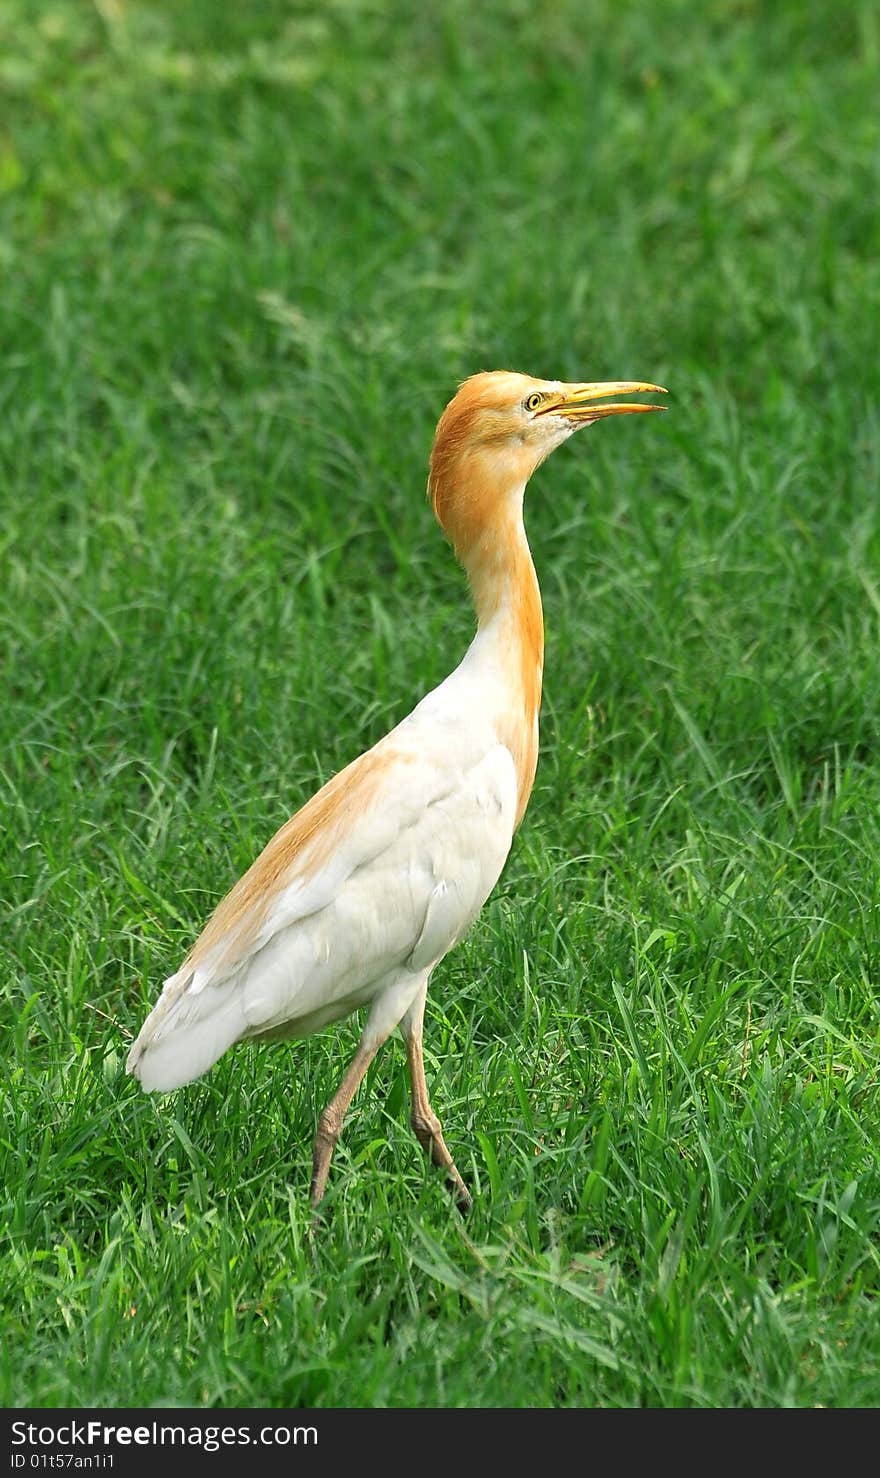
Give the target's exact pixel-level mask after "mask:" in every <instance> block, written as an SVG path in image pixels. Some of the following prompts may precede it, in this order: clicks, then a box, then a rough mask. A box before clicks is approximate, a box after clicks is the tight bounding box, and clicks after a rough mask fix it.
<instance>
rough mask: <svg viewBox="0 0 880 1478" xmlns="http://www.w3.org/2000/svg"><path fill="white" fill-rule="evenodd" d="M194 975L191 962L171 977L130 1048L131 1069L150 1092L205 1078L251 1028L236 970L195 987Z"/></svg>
mask: <svg viewBox="0 0 880 1478" xmlns="http://www.w3.org/2000/svg"><path fill="white" fill-rule="evenodd" d="M192 980H193V973H192V971H191V970H188V969H187V968H186V967H184V969H183V970H179V971H178V972H177V974H176V975H172V976H171V978H170V979H169V980H166V982H165V985H164V987H163V990H162V994H161V996H160V997H159V999H158V1001H157V1002H156V1004H155V1006H154V1007H153V1009H152V1011H151V1012H150V1014H149V1016H148V1017H147V1019H146V1021H145V1022H144V1024H143V1026H142V1027H141V1030H140V1032H139V1033H138V1036H137V1038H136V1040H135V1042H134V1045H133V1046H132V1048H131V1051H130V1052H129V1054H128V1060H127V1062H126V1064H125V1067H126V1071H127V1072H129V1073H131V1074H132V1076H133V1077H135V1078H137V1080H138V1082H139V1083H140V1085H141V1087H142V1088H143V1090H144V1092H145V1093H168V1092H170V1091H171V1089H172V1088H182V1087H183V1085H184V1083H191V1082H192V1081H193V1079H194V1078H200V1077H201V1075H202V1073H206V1072H207V1071H208V1069H209V1068H210V1067H213V1066H214V1063H215V1062H217V1060H218V1059H219V1058H220V1057H222V1056H223V1053H224V1052H226V1051H228V1049H229V1048H230V1047H231V1046H232V1045H233V1043H234V1042H237V1041H238V1040H239V1038H240V1037H241V1036H243V1035H244V1033H245V1031H246V1028H247V1022H246V1020H245V1017H244V1013H243V1011H242V1007H241V1001H240V996H239V992H238V991H237V990H236V985H237V980H236V978H235V977H234V976H233V977H232V978H231V979H229V980H226V981H224V982H223V984H222V985H221V986H210V987H208V988H207V989H205V990H203V991H194V990H193V989H192Z"/></svg>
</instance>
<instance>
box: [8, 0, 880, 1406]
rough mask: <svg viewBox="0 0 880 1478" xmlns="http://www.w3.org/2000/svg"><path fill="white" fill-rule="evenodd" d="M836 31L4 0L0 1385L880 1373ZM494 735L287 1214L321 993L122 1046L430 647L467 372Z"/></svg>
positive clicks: (696, 1386) (867, 776)
mask: <svg viewBox="0 0 880 1478" xmlns="http://www.w3.org/2000/svg"><path fill="white" fill-rule="evenodd" d="M878 66H880V23H878V19H877V12H876V9H875V7H874V6H872V5H871V4H869V3H868V0H865V3H845V0H813V3H811V4H804V0H776V3H774V4H772V5H771V4H770V3H767V4H761V3H758V0H739V3H731V0H728V3H722V0H707V3H705V4H703V5H701V6H699V7H696V8H695V7H694V6H693V5H691V4H686V3H684V0H667V3H663V4H661V5H658V6H651V7H649V6H643V5H630V6H620V5H616V4H612V3H611V0H595V3H586V0H583V3H580V4H578V3H575V0H552V3H550V0H546V3H545V0H531V3H528V4H525V3H501V0H487V3H484V4H481V5H479V6H475V5H473V4H471V3H468V0H446V3H444V4H443V5H442V6H439V5H438V6H433V5H424V6H417V5H410V4H406V3H404V0H384V3H383V0H325V3H324V4H322V5H321V6H319V7H315V6H312V5H306V4H304V3H282V0H264V3H262V4H260V5H235V6H234V5H222V4H220V3H219V0H216V3H209V0H183V3H181V0H137V3H134V0H94V3H87V0H47V3H46V4H45V5H41V6H35V5H33V4H32V3H31V0H3V3H0V99H2V109H0V270H2V292H0V314H2V336H0V355H2V375H0V396H2V412H0V466H2V499H3V517H2V525H0V550H2V561H0V632H2V656H0V663H2V672H3V687H2V696H3V701H2V704H0V750H2V752H0V796H2V802H0V804H2V817H3V825H2V836H0V846H2V848H3V859H2V863H0V875H2V883H3V887H2V892H3V900H4V949H3V955H2V964H0V1010H2V1020H3V1027H4V1034H5V1040H6V1044H7V1045H6V1055H7V1062H6V1070H5V1072H4V1075H3V1077H4V1081H3V1086H2V1095H3V1099H4V1114H3V1130H2V1158H3V1161H4V1164H3V1169H2V1177H0V1201H2V1216H0V1237H2V1242H3V1252H2V1259H0V1287H2V1327H0V1400H2V1401H3V1402H5V1403H6V1404H12V1405H18V1404H24V1405H28V1404H30V1405H46V1406H51V1405H76V1404H79V1403H97V1404H105V1403H106V1404H110V1405H113V1404H149V1403H156V1404H163V1403H165V1404H167V1403H174V1402H183V1403H189V1404H207V1405H218V1406H221V1405H224V1404H226V1405H235V1404H240V1405H254V1406H259V1405H267V1406H272V1405H313V1406H373V1405H450V1406H454V1405H487V1406H488V1405H509V1406H592V1405H605V1406H637V1405H685V1406H715V1405H734V1406H778V1405H798V1406H813V1405H827V1406H842V1405H863V1406H864V1405H874V1404H880V1320H878V1317H877V1307H878V1304H877V1299H878V1294H880V1243H878V1236H877V1232H878V1213H880V1170H878V1162H877V1143H878V1137H880V1105H878V1069H880V1018H878V1004H877V995H876V987H875V982H876V980H877V978H878V972H880V672H878V646H880V640H878V639H880V509H878V474H880V411H878V403H880V401H878V392H880V357H878V353H877V324H878V321H880V214H878V210H877V200H878V192H880V129H878V114H877V75H878ZM496 367H510V368H515V369H521V370H525V371H527V372H529V373H532V374H536V375H546V376H553V377H555V376H559V377H561V378H567V379H582V378H589V379H608V378H622V377H639V378H642V377H644V378H647V379H651V380H656V381H659V382H660V383H661V384H665V385H668V386H669V388H670V391H671V394H670V410H669V414H668V415H666V416H665V417H659V416H658V417H650V418H649V417H644V418H638V419H637V418H632V419H631V420H624V419H621V420H620V421H612V422H610V423H609V424H607V425H599V426H597V427H596V428H594V429H593V430H592V431H590V432H589V433H587V434H585V435H583V436H582V437H579V438H578V439H577V440H576V441H575V442H574V443H573V444H572V445H571V446H569V447H567V448H565V449H563V450H562V451H560V452H558V453H557V454H556V456H554V458H553V459H552V460H551V461H550V462H549V463H548V464H547V465H546V466H545V467H544V468H543V469H542V470H541V471H540V472H539V473H538V474H537V476H536V477H535V479H534V480H533V483H532V485H531V487H530V490H529V494H528V500H527V522H528V527H529V532H530V536H531V539H532V544H533V550H534V555H535V561H536V565H537V568H538V572H539V576H540V578H541V582H542V589H543V595H544V605H545V615H546V626H547V655H546V671H545V698H544V707H543V713H542V746H541V760H540V765H539V771H538V781H537V785H536V789H535V793H534V796H533V799H532V803H531V807H530V809H529V811H528V813H527V816H526V819H525V822H524V824H523V827H522V829H521V831H520V832H519V834H518V837H517V840H516V842H515V844H514V849H513V852H512V854H511V858H510V861H509V863H508V866H507V868H506V870H505V873H504V875H503V877H502V880H501V882H500V884H499V886H498V888H497V889H496V891H495V894H494V895H493V898H492V899H491V901H490V903H489V904H488V905H487V907H486V909H485V910H484V913H483V915H482V917H481V919H480V921H479V922H478V924H477V925H476V926H475V927H474V929H473V930H472V932H471V934H470V935H469V936H468V938H467V940H466V941H465V943H464V944H463V945H462V946H461V947H460V948H459V949H458V950H457V951H456V952H455V953H454V954H453V955H451V956H450V957H449V958H448V959H447V960H446V961H445V962H444V964H443V965H442V966H441V967H440V968H439V969H438V971H437V973H436V976H435V978H434V981H433V985H432V992H431V996H430V999H429V1007H428V1020H427V1027H426V1053H427V1060H428V1074H429V1082H430V1084H431V1087H432V1093H433V1098H434V1103H435V1107H436V1108H437V1110H438V1112H439V1114H440V1117H441V1119H442V1120H443V1122H444V1127H445V1130H446V1135H447V1139H448V1141H449V1144H450V1148H451V1149H452V1151H453V1153H454V1155H455V1157H456V1160H457V1162H458V1164H459V1167H460V1169H461V1170H462V1173H463V1174H464V1176H465V1178H466V1179H467V1180H468V1181H469V1182H470V1183H471V1185H472V1186H473V1188H474V1189H475V1191H476V1193H477V1195H476V1200H475V1206H474V1209H473V1211H472V1212H471V1214H470V1215H469V1216H468V1217H467V1218H466V1219H463V1218H462V1217H461V1216H460V1215H459V1214H458V1213H457V1211H456V1210H455V1209H454V1208H453V1207H452V1206H451V1204H450V1200H449V1197H448V1195H447V1193H446V1190H445V1187H444V1184H443V1180H442V1177H441V1176H439V1175H437V1174H436V1173H434V1172H432V1171H431V1170H430V1169H429V1168H428V1167H427V1165H426V1164H425V1162H424V1159H423V1156H422V1153H421V1151H420V1149H419V1146H418V1144H417V1142H416V1141H415V1139H414V1137H413V1135H412V1133H411V1131H410V1129H409V1124H408V1104H407V1094H406V1073H405V1062H404V1056H403V1052H402V1049H401V1045H400V1043H399V1041H397V1040H394V1041H392V1042H391V1043H390V1044H389V1046H388V1048H387V1049H386V1050H385V1052H384V1053H383V1054H382V1055H381V1056H380V1058H379V1059H378V1060H377V1062H376V1064H375V1065H374V1067H373V1069H372V1070H371V1072H370V1074H369V1078H368V1081H367V1083H366V1085H365V1088H364V1090H363V1091H362V1092H361V1093H360V1095H359V1096H358V1099H357V1101H356V1104H355V1107H354V1109H353V1111H352V1113H351V1116H350V1119H349V1122H348V1125H347V1129H346V1133H345V1136H344V1139H343V1141H342V1143H341V1145H340V1148H339V1150H338V1152H337V1155H336V1159H335V1161H334V1167H333V1171H332V1177H331V1184H330V1193H329V1197H328V1216H327V1224H326V1227H325V1229H324V1231H323V1232H322V1234H321V1236H320V1238H319V1239H317V1241H311V1240H310V1239H309V1236H308V1226H309V1218H308V1209H307V1199H308V1178H309V1172H310V1161H311V1139H312V1134H313V1130H314V1124H315V1119H316V1116H317V1114H318V1112H319V1111H320V1109H321V1107H322V1106H323V1105H324V1103H325V1102H326V1100H327V1099H328V1098H329V1096H330V1094H331V1093H332V1091H333V1089H334V1087H335V1084H336V1082H337V1080H338V1078H339V1076H340V1074H341V1072H342V1070H343V1066H344V1064H345V1062H346V1060H347V1058H348V1057H349V1056H350V1055H351V1053H352V1051H353V1047H354V1044H355V1041H356V1038H357V1029H358V1028H357V1023H356V1022H354V1021H352V1022H348V1023H346V1024H344V1025H342V1026H341V1027H337V1028H334V1029H330V1030H328V1031H326V1032H325V1033H323V1034H321V1035H319V1036H316V1037H314V1038H312V1039H311V1040H309V1041H307V1042H302V1043H298V1044H295V1045H293V1046H290V1045H281V1046H276V1047H268V1048H266V1047H264V1048H240V1049H238V1050H236V1051H235V1052H234V1053H231V1054H229V1056H228V1057H227V1058H225V1059H224V1060H223V1061H222V1062H221V1063H220V1064H219V1065H218V1066H217V1067H216V1068H215V1069H214V1071H213V1072H211V1073H210V1074H209V1075H208V1077H206V1078H205V1079H204V1080H202V1081H200V1082H198V1083H196V1084H194V1085H192V1086H191V1087H189V1088H186V1089H183V1090H181V1091H179V1092H177V1093H175V1094H173V1095H170V1096H169V1097H167V1098H164V1099H152V1098H147V1097H146V1096H144V1095H142V1094H141V1093H140V1091H139V1090H138V1088H137V1086H136V1084H134V1083H133V1082H132V1080H131V1079H130V1078H128V1077H126V1075H125V1073H124V1060H125V1054H126V1050H127V1045H128V1043H129V1042H130V1039H131V1036H132V1034H133V1033H134V1032H135V1031H136V1030H137V1028H138V1026H139V1025H140V1022H141V1021H142V1019H143V1017H144V1014H145V1012H146V1010H147V1007H148V1005H149V1003H150V1002H151V1001H152V1000H153V999H154V997H155V995H156V993H157V990H158V988H159V985H160V983H161V981H162V979H163V978H164V977H165V976H166V975H168V974H170V973H171V972H172V970H174V969H175V968H176V966H177V964H178V963H179V962H180V960H181V958H182V955H183V953H184V952H185V951H186V949H187V947H188V945H189V943H190V942H191V941H192V939H193V937H194V935H195V933H196V932H197V931H198V929H199V927H200V925H201V923H202V922H203V921H204V919H205V918H206V916H207V914H208V913H209V911H210V909H211V908H212V907H213V905H214V903H215V902H216V901H217V900H218V899H219V897H220V896H221V895H222V893H223V892H224V891H225V890H226V888H227V887H228V886H229V885H230V883H231V882H232V881H233V880H234V879H235V877H236V876H237V875H238V874H239V872H240V871H241V870H242V869H243V868H244V867H245V866H246V865H247V864H248V863H249V862H250V861H251V859H252V858H253V857H254V855H255V854H256V853H257V851H258V850H259V849H260V848H261V847H262V845H263V844H264V843H265V841H266V840H267V839H268V837H269V836H270V835H271V833H272V832H273V831H274V829H275V828H276V826H277V825H278V824H279V823H280V822H281V821H282V820H284V819H285V818H286V816H287V815H289V814H290V812H291V811H293V810H294V809H296V807H298V806H299V805H300V804H301V803H302V802H303V801H304V800H305V799H306V798H307V797H308V796H309V794H310V793H311V792H312V791H313V790H314V789H315V787H316V786H317V785H318V784H319V783H320V782H321V781H323V780H324V779H326V778H327V777H328V776H329V775H330V774H332V773H333V772H334V771H335V770H336V769H338V768H339V767H340V766H341V765H343V764H344V763H346V762H347V761H348V760H349V759H351V758H352V757H353V756H354V755H355V754H357V753H358V752H359V751H360V750H361V749H362V748H364V747H366V746H367V745H368V744H370V743H372V742H374V741H375V740H376V739H377V738H379V737H380V735H381V734H382V733H383V732H384V731H385V730H386V729H387V728H388V727H389V726H390V725H391V724H393V723H394V722H395V721H396V720H397V719H399V718H400V717H402V716H403V715H404V714H405V713H406V712H407V711H408V709H409V708H410V707H411V706H412V704H413V703H414V702H415V700H416V699H417V698H418V697H419V696H420V695H421V694H422V693H423V692H424V691H425V690H426V689H427V688H428V687H429V686H431V685H432V684H434V683H435V682H437V681H438V680H439V679H440V678H441V677H442V676H444V675H445V673H446V672H447V671H448V670H449V669H450V668H451V667H452V666H453V665H454V664H455V663H456V662H457V661H458V659H459V657H460V655H461V653H462V651H463V650H464V647H465V645H466V643H467V641H468V640H469V638H470V634H471V629H472V618H471V613H470V608H469V605H468V601H467V596H466V591H465V587H464V583H463V580H462V577H461V574H460V571H458V570H457V569H456V566H455V563H454V560H453V557H452V555H451V553H450V551H449V548H448V546H446V545H445V543H444V542H443V540H442V537H441V536H440V534H439V532H438V531H437V529H436V527H435V526H434V525H433V523H432V519H431V515H430V511H429V508H428V506H427V503H426V500H425V496H424V485H425V476H426V463H427V454H428V450H429V447H430V441H431V435H432V430H433V426H434V423H435V421H436V419H437V416H438V415H439V412H440V410H441V409H442V407H443V404H444V403H445V401H446V400H447V399H448V398H449V397H450V396H451V394H452V393H453V391H454V388H455V385H456V383H457V382H458V381H459V380H460V379H461V378H463V377H464V376H465V375H467V374H469V373H471V372H472V371H474V370H477V369H481V368H496Z"/></svg>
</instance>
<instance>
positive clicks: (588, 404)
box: [536, 380, 668, 426]
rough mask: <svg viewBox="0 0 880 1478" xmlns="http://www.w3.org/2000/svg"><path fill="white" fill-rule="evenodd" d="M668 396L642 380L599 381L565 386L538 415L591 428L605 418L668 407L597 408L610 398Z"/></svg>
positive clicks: (624, 403) (619, 404)
mask: <svg viewBox="0 0 880 1478" xmlns="http://www.w3.org/2000/svg"><path fill="white" fill-rule="evenodd" d="M646 391H648V392H650V393H651V394H652V395H666V394H668V391H666V390H664V388H663V386H662V385H648V384H645V383H644V382H643V381H641V380H599V381H596V382H593V383H588V384H583V385H563V386H562V388H561V390H560V391H559V394H558V396H557V395H554V396H551V397H550V399H549V400H548V401H547V402H546V403H545V404H544V405H542V406H541V407H540V409H539V410H538V411H537V412H536V415H539V416H548V415H550V416H562V417H563V419H564V420H566V421H568V422H569V423H570V424H571V425H575V426H588V425H589V424H590V422H591V421H601V420H602V419H603V417H605V416H626V415H635V414H636V413H637V412H640V411H664V410H665V409H666V407H665V405H651V404H649V403H646V402H645V401H642V400H634V401H629V400H621V401H613V402H612V404H611V405H596V404H595V402H596V401H597V400H605V399H607V397H608V396H609V395H641V394H643V393H644V392H646Z"/></svg>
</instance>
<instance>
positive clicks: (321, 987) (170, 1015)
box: [128, 619, 518, 1092]
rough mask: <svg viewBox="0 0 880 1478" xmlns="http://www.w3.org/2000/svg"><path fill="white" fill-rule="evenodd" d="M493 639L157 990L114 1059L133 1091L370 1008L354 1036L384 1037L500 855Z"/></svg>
mask: <svg viewBox="0 0 880 1478" xmlns="http://www.w3.org/2000/svg"><path fill="white" fill-rule="evenodd" d="M505 628H506V622H505V621H504V620H503V619H497V620H496V621H494V622H492V623H491V625H490V626H489V627H487V628H485V629H483V630H481V631H480V632H479V633H478V635H477V636H476V638H475V639H474V642H473V643H472V645H471V647H470V648H469V650H468V653H467V655H466V656H465V658H464V660H463V662H462V663H461V664H460V666H459V667H458V668H457V669H456V670H455V672H453V673H452V674H451V676H450V677H448V678H447V679H446V680H445V682H443V683H441V684H440V686H439V687H438V688H435V689H434V690H433V692H431V693H429V694H428V695H427V696H426V697H425V698H424V699H422V701H421V702H420V703H419V704H418V706H417V707H416V708H415V709H414V710H413V712H412V713H411V714H410V715H409V716H408V717H407V718H406V719H404V720H403V722H402V723H400V724H399V725H398V726H397V727H396V728H395V729H393V730H392V732H391V733H390V734H388V735H387V736H386V737H385V738H384V739H382V740H381V741H380V743H379V744H378V745H376V746H375V748H374V749H373V750H371V751H369V752H368V754H367V755H365V756H362V757H361V761H359V762H356V765H357V764H363V762H369V763H370V765H371V772H372V774H373V776H374V783H372V784H371V785H370V786H369V787H367V786H364V785H361V786H360V787H359V786H358V783H357V782H358V778H359V776H358V771H357V770H356V768H355V767H351V769H352V770H353V771H354V773H353V775H352V779H351V782H350V785H349V790H350V795H349V797H348V802H349V803H348V804H345V803H342V804H341V805H340V806H338V807H337V810H336V812H335V813H334V815H333V817H332V820H330V821H328V822H327V824H326V826H325V827H324V828H323V829H322V831H321V832H320V833H316V834H315V836H314V837H313V838H312V839H311V840H310V841H309V842H308V843H307V844H306V846H305V847H304V848H303V849H302V850H301V851H299V852H298V853H297V854H296V856H295V858H294V859H293V860H292V863H291V865H290V868H289V873H288V875H287V876H284V875H283V874H282V876H281V878H279V879H275V881H274V884H273V891H272V893H271V896H269V897H266V896H265V895H258V896H257V897H256V898H255V899H254V901H253V902H252V903H251V905H250V907H249V908H247V909H245V910H244V911H243V912H242V913H241V915H240V916H239V917H238V918H237V919H236V921H235V924H234V926H233V927H231V928H230V929H229V930H228V931H227V932H226V933H224V935H223V936H222V937H221V938H220V939H219V940H218V941H217V942H216V943H214V944H213V945H212V946H211V947H210V948H208V949H207V950H205V951H202V952H200V950H199V945H198V944H197V945H196V947H195V948H194V950H193V951H192V954H191V956H190V958H189V959H188V960H187V962H186V963H185V964H184V965H183V966H182V968H181V969H180V970H179V971H178V972H177V973H176V974H175V975H172V976H171V977H170V979H169V980H167V981H166V982H165V986H164V989H163V991H162V994H161V996H160V998H159V1000H158V1002H157V1003H156V1006H155V1007H154V1009H153V1011H152V1012H151V1013H150V1015H149V1017H148V1018H147V1020H146V1022H145V1023H144V1026H143V1028H142V1030H141V1032H140V1034H139V1036H138V1038H137V1040H136V1041H135V1043H134V1045H133V1047H132V1049H131V1052H130V1054H129V1058H128V1070H129V1072H132V1073H134V1075H135V1076H136V1077H137V1078H138V1079H139V1080H140V1082H141V1084H142V1086H143V1088H144V1089H146V1090H147V1091H148V1092H151V1091H166V1090H169V1089H172V1088H176V1087H179V1086H180V1085H181V1084H184V1083H187V1082H190V1081H191V1080H192V1079H193V1078H196V1077H198V1076H200V1074H202V1073H204V1072H205V1071H207V1069H208V1068H209V1067H211V1066H212V1064H213V1063H215V1062H216V1061H217V1059H218V1058H219V1057H220V1056H221V1055H222V1054H223V1053H224V1052H225V1051H226V1050H227V1049H228V1048H229V1047H231V1046H232V1045H233V1043H235V1042H238V1041H241V1040H243V1039H245V1038H253V1037H271V1036H306V1035H308V1034H309V1033H311V1032H313V1031H316V1030H317V1029H318V1028H320V1027H322V1026H324V1025H325V1024H326V1023H327V1022H330V1021H333V1020H336V1019H338V1018H340V1017H342V1016H346V1015H348V1014H349V1013H350V1012H352V1011H354V1010H356V1009H357V1008H358V1007H360V1006H365V1005H368V1006H370V1007H371V1015H370V1019H369V1022H368V1027H367V1033H368V1034H371V1033H372V1034H375V1036H376V1038H377V1039H379V1040H381V1039H383V1038H384V1037H385V1036H386V1035H387V1034H388V1032H389V1031H391V1030H393V1028H394V1026H395V1025H396V1024H397V1022H398V1021H399V1020H400V1018H401V1017H402V1016H403V1014H404V1012H405V1011H406V1010H407V1009H408V1007H409V1006H410V1005H411V1004H412V1002H413V1000H414V999H415V998H416V996H417V995H418V993H419V991H420V990H421V989H422V988H423V987H424V985H425V983H426V981H427V978H428V976H429V975H430V972H431V970H432V969H433V968H434V966H435V965H436V964H437V962H438V961H439V960H441V959H442V958H443V956H444V955H445V954H446V953H447V952H448V951H449V950H450V949H451V948H452V946H453V945H454V944H456V943H457V941H458V940H459V939H460V938H461V937H462V935H463V934H464V933H465V931H466V930H467V928H468V927H469V925H470V924H471V923H472V922H473V920H474V919H475V918H476V916H477V914H478V913H479V911H480V909H481V907H482V905H483V903H484V902H485V900H486V898H487V897H488V896H489V893H490V892H491V890H492V888H493V887H494V886H495V883H496V882H497V880H498V877H499V875H500V873H501V869H502V867H503V866H504V862H505V859H506V857H507V854H508V851H509V849H510V844H511V840H512V837H513V832H514V826H515V823H516V819H517V803H518V784H517V774H516V769H515V765H514V759H513V756H512V754H511V752H510V749H508V748H507V747H506V745H505V744H504V743H503V742H502V740H501V737H500V736H501V735H502V734H503V733H504V731H505V724H504V713H505V712H506V708H507V706H508V704H509V695H508V692H507V686H506V683H505V682H504V681H503V680H502V674H503V670H504V666H505V664H504V660H503V655H502V652H501V650H500V648H501V647H502V646H503V644H504V643H505V642H506V640H507V638H506V635H505ZM346 773H347V772H343V776H342V777H340V778H341V779H343V780H344V778H345V774H346ZM331 784H333V782H331ZM331 826H332V835H331V836H328V835H327V834H326V831H327V827H331ZM267 852H268V849H267ZM265 855H266V854H264V856H265ZM258 866H259V861H258V863H257V864H255V867H258Z"/></svg>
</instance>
